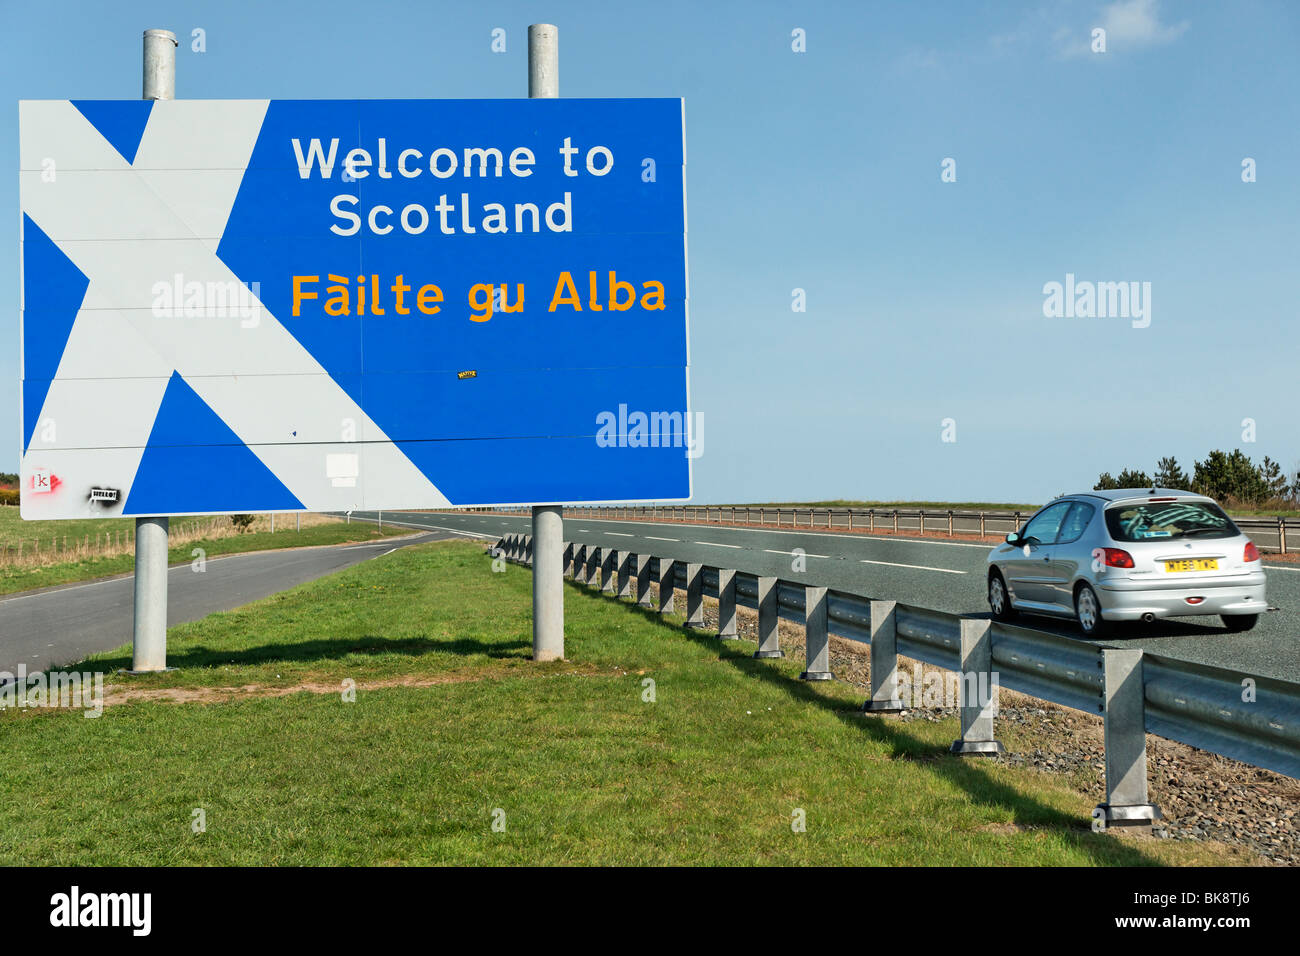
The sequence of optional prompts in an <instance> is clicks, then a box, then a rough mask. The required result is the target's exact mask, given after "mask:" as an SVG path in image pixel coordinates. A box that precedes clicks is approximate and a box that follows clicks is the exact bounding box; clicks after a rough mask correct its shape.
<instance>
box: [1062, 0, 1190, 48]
mask: <svg viewBox="0 0 1300 956" xmlns="http://www.w3.org/2000/svg"><path fill="white" fill-rule="evenodd" d="M1188 26H1189V24H1188V22H1187V21H1186V20H1183V21H1181V22H1179V23H1165V22H1163V21H1162V20H1161V19H1160V0H1116V2H1115V3H1111V4H1107V5H1106V6H1105V7H1102V9H1101V15H1100V16H1099V17H1098V18H1096V19H1095V20H1094V21H1093V23H1092V24H1090V25H1088V26H1087V27H1080V28H1069V27H1062V28H1061V29H1060V30H1057V31H1056V34H1055V35H1054V38H1053V39H1054V40H1055V42H1056V43H1057V46H1058V50H1059V52H1060V53H1061V55H1063V56H1082V55H1085V54H1089V53H1092V31H1093V30H1094V29H1095V28H1096V27H1101V28H1102V29H1103V30H1105V31H1106V50H1107V51H1108V52H1111V51H1116V50H1133V49H1140V48H1142V47H1151V46H1161V45H1163V44H1166V43H1172V42H1173V41H1174V40H1177V39H1178V38H1179V37H1180V36H1182V35H1183V34H1184V33H1186V32H1187V28H1188Z"/></svg>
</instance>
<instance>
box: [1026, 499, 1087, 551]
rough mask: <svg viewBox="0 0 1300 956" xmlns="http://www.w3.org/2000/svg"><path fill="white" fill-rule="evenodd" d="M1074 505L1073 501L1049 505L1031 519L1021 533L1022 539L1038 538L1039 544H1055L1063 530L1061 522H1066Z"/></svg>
mask: <svg viewBox="0 0 1300 956" xmlns="http://www.w3.org/2000/svg"><path fill="white" fill-rule="evenodd" d="M1073 504H1074V502H1073V501H1058V502H1057V503H1056V504H1054V505H1048V506H1047V507H1046V508H1044V509H1043V510H1042V511H1040V512H1038V514H1036V515H1034V516H1033V517H1032V518H1030V519H1029V523H1028V524H1027V525H1025V528H1024V530H1023V531H1021V532H1020V537H1021V538H1024V539H1028V538H1037V539H1038V543H1039V544H1054V543H1055V542H1056V535H1057V532H1058V531H1060V530H1061V522H1063V521H1064V520H1065V513H1066V512H1067V511H1069V510H1070V506H1071V505H1073Z"/></svg>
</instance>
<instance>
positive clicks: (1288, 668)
mask: <svg viewBox="0 0 1300 956" xmlns="http://www.w3.org/2000/svg"><path fill="white" fill-rule="evenodd" d="M357 517H362V515H360V514H358V515H357ZM364 517H368V518H373V517H374V515H373V513H370V514H367V515H365V516H364ZM384 520H385V521H386V522H389V521H397V522H401V523H403V524H409V525H413V526H416V527H421V528H437V529H440V530H443V531H448V532H456V533H459V534H462V535H466V536H472V537H486V536H491V537H494V538H495V537H498V536H500V535H502V534H507V533H529V531H530V528H531V519H530V518H529V517H528V516H527V515H512V514H496V513H486V514H485V513H477V512H463V513H438V514H432V513H413V512H385V513H384ZM564 525H565V528H564V536H565V539H566V540H570V541H582V542H584V543H587V544H596V545H604V546H608V547H612V548H626V549H628V550H630V551H638V552H643V553H648V554H654V555H657V556H661V557H667V558H674V559H679V560H682V561H697V562H700V563H702V564H709V565H714V566H718V565H723V566H726V567H732V568H736V569H737V570H742V571H749V572H751V573H755V574H767V575H776V576H777V577H780V578H783V579H784V580H787V581H805V582H807V583H808V584H818V585H825V586H828V587H831V588H836V589H839V590H844V591H851V592H854V593H857V594H863V595H867V596H869V597H878V598H888V599H893V600H898V601H901V602H903V603H904V604H913V605H917V606H919V607H928V608H934V609H936V610H940V611H949V612H952V613H958V614H987V613H988V605H987V603H986V601H985V595H984V582H985V563H984V559H985V556H986V555H987V554H988V552H989V550H990V549H991V547H992V545H991V544H978V543H975V542H968V541H939V540H933V539H931V540H917V539H905V538H893V537H883V536H874V537H873V536H868V535H865V534H843V533H834V532H825V531H823V532H817V531H813V530H802V529H800V530H796V529H785V530H776V529H772V528H763V529H759V528H735V527H729V526H726V525H698V524H674V523H663V522H660V523H655V522H643V521H637V522H632V521H598V520H594V519H591V518H565V521H564ZM796 548H801V549H803V551H804V553H805V555H806V557H805V559H804V564H805V567H806V570H804V571H798V570H796V566H795V560H794V554H793V552H794V551H795V549H796ZM1264 564H1265V568H1266V569H1267V574H1268V598H1269V603H1270V604H1272V605H1275V606H1277V607H1278V608H1279V610H1278V611H1274V612H1271V613H1269V614H1266V615H1264V616H1263V617H1262V618H1261V619H1260V622H1259V624H1257V625H1256V627H1255V629H1254V630H1253V631H1250V632H1248V633H1245V634H1230V633H1229V632H1228V631H1227V629H1225V628H1224V627H1223V625H1222V623H1221V622H1220V620H1219V619H1218V618H1217V617H1203V618H1194V617H1189V618H1175V619H1172V620H1168V621H1157V622H1155V623H1154V624H1150V625H1144V624H1134V625H1131V626H1126V627H1123V628H1121V629H1120V630H1119V632H1118V633H1117V634H1116V635H1115V636H1114V637H1111V638H1108V639H1107V641H1106V642H1097V643H1118V642H1120V641H1122V642H1124V643H1125V644H1128V645H1131V646H1132V645H1136V646H1139V647H1141V648H1143V649H1144V650H1148V651H1151V652H1152V653H1155V654H1164V655H1166V656H1169V657H1176V658H1181V659H1184V660H1192V661H1199V662H1201V663H1205V664H1212V665H1215V666H1218V667H1228V668H1232V669H1234V670H1238V671H1241V672H1244V673H1249V674H1254V675H1259V676H1268V677H1277V678H1280V679H1283V680H1290V681H1300V565H1297V564H1283V563H1280V562H1278V563H1270V562H1268V561H1265V562H1264ZM1021 623H1024V624H1026V625H1028V626H1034V627H1041V628H1042V629H1043V630H1047V631H1053V632H1055V633H1058V634H1063V635H1066V636H1068V637H1072V638H1075V639H1078V640H1082V639H1083V638H1082V637H1081V635H1080V634H1079V632H1078V631H1077V630H1076V629H1074V628H1073V627H1071V626H1070V625H1069V624H1056V623H1054V622H1053V621H1051V620H1049V619H1047V618H1028V617H1026V618H1022V619H1021Z"/></svg>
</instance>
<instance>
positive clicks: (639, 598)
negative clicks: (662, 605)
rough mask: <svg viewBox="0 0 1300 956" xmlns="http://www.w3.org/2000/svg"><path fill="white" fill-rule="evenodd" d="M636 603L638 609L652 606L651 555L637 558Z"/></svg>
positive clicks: (642, 555) (639, 555) (640, 555)
mask: <svg viewBox="0 0 1300 956" xmlns="http://www.w3.org/2000/svg"><path fill="white" fill-rule="evenodd" d="M636 603H637V607H649V606H650V555H648V554H638V555H637V556H636Z"/></svg>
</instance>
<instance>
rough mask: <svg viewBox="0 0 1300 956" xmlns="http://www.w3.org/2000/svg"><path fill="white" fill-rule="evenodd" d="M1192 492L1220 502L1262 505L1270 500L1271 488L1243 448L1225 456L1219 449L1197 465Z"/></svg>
mask: <svg viewBox="0 0 1300 956" xmlns="http://www.w3.org/2000/svg"><path fill="white" fill-rule="evenodd" d="M1192 489H1193V490H1194V491H1197V492H1200V493H1201V494H1203V495H1209V496H1210V497H1211V498H1217V499H1219V500H1220V501H1226V500H1228V499H1232V500H1234V501H1237V502H1240V503H1242V504H1258V503H1259V502H1262V501H1264V500H1265V499H1266V498H1267V497H1268V485H1267V483H1266V482H1265V481H1264V479H1263V477H1262V476H1261V474H1260V470H1259V468H1258V467H1256V466H1255V464H1254V463H1253V462H1252V461H1251V460H1250V458H1249V456H1247V455H1246V454H1244V453H1243V452H1242V451H1241V449H1240V448H1234V449H1233V451H1232V454H1230V455H1229V454H1225V453H1224V452H1222V451H1219V450H1218V449H1217V448H1216V449H1215V450H1214V451H1212V452H1210V453H1209V455H1207V456H1206V458H1205V461H1198V462H1196V464H1195V466H1194V469H1193V474H1192Z"/></svg>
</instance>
